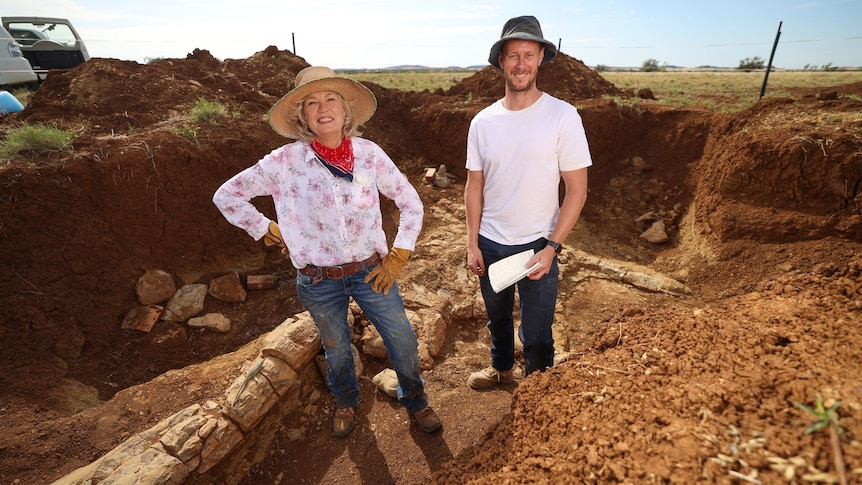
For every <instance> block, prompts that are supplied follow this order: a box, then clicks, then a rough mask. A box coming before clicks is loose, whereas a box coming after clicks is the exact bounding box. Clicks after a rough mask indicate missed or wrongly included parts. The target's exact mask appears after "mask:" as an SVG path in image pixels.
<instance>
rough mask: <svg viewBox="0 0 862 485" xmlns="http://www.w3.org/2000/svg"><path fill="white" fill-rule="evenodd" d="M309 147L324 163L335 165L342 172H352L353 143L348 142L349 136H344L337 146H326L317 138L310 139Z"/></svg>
mask: <svg viewBox="0 0 862 485" xmlns="http://www.w3.org/2000/svg"><path fill="white" fill-rule="evenodd" d="M311 148H312V150H314V152H315V153H317V155H318V156H319V157H320V158H322V159H323V160H324V161H325V162H326V163H328V164H330V165H332V166H335V167H337V168H338V169H339V170H341V171H342V172H345V173H351V174H352V173H353V143H351V142H350V138H345V139H344V141H342V142H341V145H338V148H328V147H325V146H323V145H321V144H320V143H318V142H317V140H311Z"/></svg>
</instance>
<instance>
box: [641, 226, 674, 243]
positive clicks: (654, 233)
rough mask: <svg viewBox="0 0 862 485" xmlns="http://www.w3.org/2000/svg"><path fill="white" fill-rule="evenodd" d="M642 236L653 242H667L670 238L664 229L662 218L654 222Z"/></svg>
mask: <svg viewBox="0 0 862 485" xmlns="http://www.w3.org/2000/svg"><path fill="white" fill-rule="evenodd" d="M640 237H641V239H646V240H647V241H648V242H651V243H653V244H662V243H666V242H667V241H668V240H669V239H670V238H668V236H667V232H665V230H664V221H662V220H658V221H655V222H653V223H652V225H651V226H650V227H649V229H647V230H646V231H644V232H643V233H641V235H640Z"/></svg>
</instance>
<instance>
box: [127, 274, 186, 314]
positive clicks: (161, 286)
mask: <svg viewBox="0 0 862 485" xmlns="http://www.w3.org/2000/svg"><path fill="white" fill-rule="evenodd" d="M176 291H177V285H176V284H175V283H174V278H173V277H172V276H171V275H170V274H169V273H168V272H167V271H164V270H161V269H148V270H147V271H145V272H144V274H143V275H141V277H140V278H138V282H137V283H136V284H135V294H136V295H137V296H138V302H139V303H140V304H141V305H151V304H154V303H163V302H166V301H168V299H170V298H171V297H172V296H174V293H176Z"/></svg>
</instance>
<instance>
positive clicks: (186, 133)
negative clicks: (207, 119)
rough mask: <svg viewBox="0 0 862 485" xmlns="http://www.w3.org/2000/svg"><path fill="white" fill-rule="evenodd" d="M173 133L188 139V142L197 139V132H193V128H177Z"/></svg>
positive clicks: (187, 126)
mask: <svg viewBox="0 0 862 485" xmlns="http://www.w3.org/2000/svg"><path fill="white" fill-rule="evenodd" d="M174 132H175V133H176V134H177V135H180V136H181V137H183V138H188V139H189V140H195V139H197V137H198V132H197V130H195V127H194V126H189V125H183V126H182V128H177V129H175V130H174Z"/></svg>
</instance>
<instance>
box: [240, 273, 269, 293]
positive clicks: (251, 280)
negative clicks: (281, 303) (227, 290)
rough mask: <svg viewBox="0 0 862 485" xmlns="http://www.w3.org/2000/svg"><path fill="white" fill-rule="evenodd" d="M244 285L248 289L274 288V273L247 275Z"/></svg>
mask: <svg viewBox="0 0 862 485" xmlns="http://www.w3.org/2000/svg"><path fill="white" fill-rule="evenodd" d="M245 286H246V287H247V288H248V289H249V290H271V289H273V288H275V275H271V274H260V275H254V274H252V275H248V277H247V278H246V281H245Z"/></svg>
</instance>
